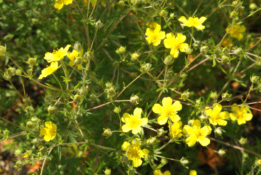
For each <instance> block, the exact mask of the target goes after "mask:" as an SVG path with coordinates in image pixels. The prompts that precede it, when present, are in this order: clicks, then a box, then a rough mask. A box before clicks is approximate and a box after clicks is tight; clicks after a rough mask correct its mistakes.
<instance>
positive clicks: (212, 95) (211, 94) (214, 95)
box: [209, 92, 217, 99]
mask: <svg viewBox="0 0 261 175" xmlns="http://www.w3.org/2000/svg"><path fill="white" fill-rule="evenodd" d="M209 97H210V98H212V99H216V98H217V92H210V95H209Z"/></svg>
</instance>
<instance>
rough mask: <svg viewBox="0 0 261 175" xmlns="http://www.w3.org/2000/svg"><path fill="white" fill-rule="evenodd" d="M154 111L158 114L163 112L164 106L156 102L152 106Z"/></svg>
mask: <svg viewBox="0 0 261 175" xmlns="http://www.w3.org/2000/svg"><path fill="white" fill-rule="evenodd" d="M152 111H153V112H154V113H156V114H161V113H162V106H161V105H160V104H158V103H156V104H154V105H153V107H152Z"/></svg>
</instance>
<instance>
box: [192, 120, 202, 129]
mask: <svg viewBox="0 0 261 175" xmlns="http://www.w3.org/2000/svg"><path fill="white" fill-rule="evenodd" d="M192 126H193V128H194V129H195V130H199V129H200V127H201V124H200V121H199V120H193V123H192Z"/></svg>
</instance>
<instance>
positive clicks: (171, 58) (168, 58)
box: [163, 55, 174, 66]
mask: <svg viewBox="0 0 261 175" xmlns="http://www.w3.org/2000/svg"><path fill="white" fill-rule="evenodd" d="M163 62H164V64H165V65H167V66H169V65H171V64H172V63H173V62H174V58H173V57H172V56H171V55H168V56H167V57H166V58H165V59H164V61H163Z"/></svg>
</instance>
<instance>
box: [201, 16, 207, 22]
mask: <svg viewBox="0 0 261 175" xmlns="http://www.w3.org/2000/svg"><path fill="white" fill-rule="evenodd" d="M206 20H207V18H206V17H204V16H202V17H200V18H199V21H200V23H201V24H202V23H204V22H205V21H206Z"/></svg>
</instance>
